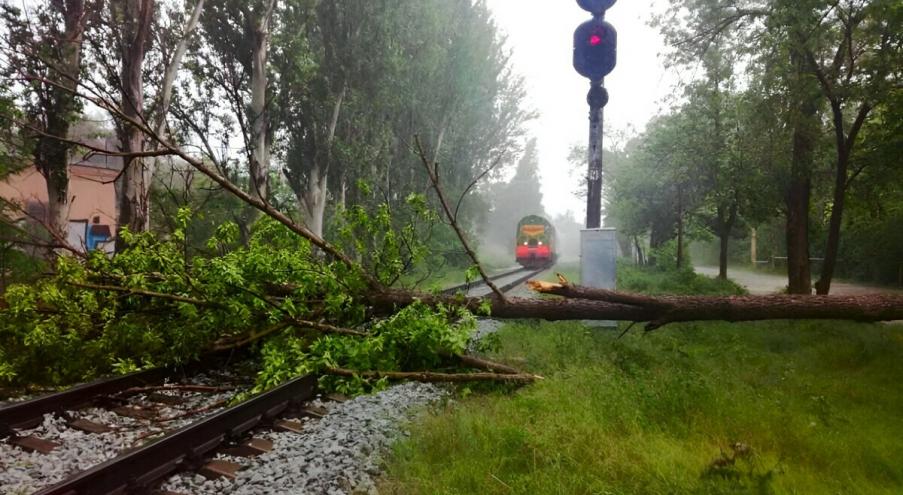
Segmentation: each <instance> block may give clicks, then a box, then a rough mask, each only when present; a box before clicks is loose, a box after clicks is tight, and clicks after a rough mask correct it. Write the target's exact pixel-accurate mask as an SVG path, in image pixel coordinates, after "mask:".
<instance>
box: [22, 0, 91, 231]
mask: <svg viewBox="0 0 903 495" xmlns="http://www.w3.org/2000/svg"><path fill="white" fill-rule="evenodd" d="M59 9H60V10H61V13H62V15H63V21H64V23H65V31H64V32H63V33H62V39H60V40H54V41H57V42H58V43H59V45H58V47H59V53H60V59H59V60H58V61H57V62H56V64H55V65H56V67H54V68H52V69H51V71H50V72H49V77H50V78H51V79H52V80H54V81H55V82H57V84H58V85H50V86H49V87H48V88H47V92H48V94H49V95H50V97H49V98H48V101H49V104H48V106H47V107H46V108H45V109H44V111H45V112H46V127H45V128H44V131H45V132H46V135H44V136H40V137H39V138H38V140H37V144H36V146H35V151H34V157H35V167H36V168H37V169H38V171H39V172H40V173H41V175H42V176H44V179H45V181H46V183H47V218H46V221H47V227H48V228H49V229H50V230H51V231H52V234H53V235H54V236H56V237H58V238H60V239H63V240H65V239H66V238H67V234H68V231H69V149H70V147H71V145H70V144H68V143H64V142H62V141H59V140H58V139H56V137H57V136H58V137H62V138H66V137H68V136H69V126H70V120H71V119H72V118H73V116H74V113H75V112H76V111H77V108H78V102H77V101H76V99H75V96H74V94H73V93H74V91H75V88H76V86H77V85H78V81H79V79H80V78H81V51H82V37H83V35H84V31H85V23H86V19H87V14H86V12H85V2H84V1H83V0H71V1H68V2H65V3H62V2H60V4H59ZM74 247H78V246H74Z"/></svg>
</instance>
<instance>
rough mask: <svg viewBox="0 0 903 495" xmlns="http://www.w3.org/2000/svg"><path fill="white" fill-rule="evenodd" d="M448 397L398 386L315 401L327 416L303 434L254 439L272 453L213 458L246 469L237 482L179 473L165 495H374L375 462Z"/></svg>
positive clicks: (421, 387)
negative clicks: (419, 416)
mask: <svg viewBox="0 0 903 495" xmlns="http://www.w3.org/2000/svg"><path fill="white" fill-rule="evenodd" d="M446 395H447V392H446V391H445V390H444V389H441V388H439V387H436V386H435V385H431V384H422V383H403V384H399V385H395V386H392V387H390V388H388V389H386V390H383V391H382V392H378V393H376V394H373V395H366V396H360V397H356V398H354V399H352V400H349V401H346V402H327V403H322V404H320V403H315V404H316V405H320V406H323V407H325V408H326V409H327V410H328V411H329V412H328V414H327V415H325V416H324V417H323V418H320V419H309V418H305V424H304V429H303V431H302V432H301V433H288V432H279V431H265V432H259V433H257V434H255V436H256V437H261V438H266V439H268V440H271V441H272V442H273V450H272V451H270V452H267V453H265V454H262V455H260V456H257V457H254V458H248V459H245V458H230V457H227V456H219V457H218V458H221V459H227V460H231V461H233V462H237V463H239V464H241V465H242V466H243V467H242V469H241V470H240V471H239V472H238V475H237V477H236V479H235V480H229V479H226V478H219V479H216V480H207V479H205V478H204V477H203V476H200V475H198V474H196V473H193V472H184V473H180V474H177V475H176V476H173V477H172V478H170V479H169V480H168V481H167V482H166V483H164V485H163V487H162V489H163V490H171V491H174V492H179V493H186V494H189V493H190V494H199V495H204V494H210V495H222V494H249V495H250V494H255V495H256V494H330V495H333V494H335V495H338V494H351V493H355V494H357V493H376V487H375V482H374V479H375V478H376V477H377V476H378V475H379V456H380V454H381V453H382V452H384V451H385V450H386V449H387V448H388V447H389V446H390V445H391V444H392V442H393V441H394V440H395V439H397V438H398V436H399V435H404V434H406V432H405V430H404V428H405V424H406V422H407V420H409V419H410V418H412V416H413V415H414V414H416V413H417V412H418V411H421V410H422V409H423V407H424V406H428V405H430V404H433V403H435V402H437V401H439V400H440V399H442V398H443V397H445V396H446Z"/></svg>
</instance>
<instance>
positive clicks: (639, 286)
mask: <svg viewBox="0 0 903 495" xmlns="http://www.w3.org/2000/svg"><path fill="white" fill-rule="evenodd" d="M617 273H618V289H620V290H624V291H629V292H642V293H645V294H701V295H717V294H735V295H739V294H746V290H745V289H744V288H743V287H741V286H739V285H737V284H736V283H734V282H733V281H732V280H730V279H728V280H721V279H718V278H711V277H706V276H704V275H699V274H698V273H696V272H694V271H693V268H692V267H684V268H681V269H673V268H671V269H662V268H657V267H640V266H635V265H631V264H628V263H620V262H619V263H618V271H617Z"/></svg>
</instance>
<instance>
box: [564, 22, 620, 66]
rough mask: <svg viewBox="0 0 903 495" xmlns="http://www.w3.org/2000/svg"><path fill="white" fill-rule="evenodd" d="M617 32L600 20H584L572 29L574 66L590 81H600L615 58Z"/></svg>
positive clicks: (613, 63)
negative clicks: (575, 28)
mask: <svg viewBox="0 0 903 495" xmlns="http://www.w3.org/2000/svg"><path fill="white" fill-rule="evenodd" d="M617 45H618V33H617V31H615V28H614V26H612V25H611V24H609V23H607V22H605V21H603V20H601V19H592V20H589V21H586V22H584V23H583V24H581V25H580V26H578V27H577V30H576V31H574V68H575V69H576V70H577V72H578V73H579V74H580V75H582V76H583V77H586V78H588V79H589V80H590V81H601V80H602V78H603V77H605V76H606V75H607V74H608V73H609V72H611V70H612V69H613V68H614V66H615V63H616V60H617Z"/></svg>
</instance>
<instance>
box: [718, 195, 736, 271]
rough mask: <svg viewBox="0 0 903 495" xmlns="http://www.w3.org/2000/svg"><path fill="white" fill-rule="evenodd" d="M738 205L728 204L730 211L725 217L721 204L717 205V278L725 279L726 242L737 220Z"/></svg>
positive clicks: (728, 240) (734, 203)
mask: <svg viewBox="0 0 903 495" xmlns="http://www.w3.org/2000/svg"><path fill="white" fill-rule="evenodd" d="M738 209H739V205H738V204H737V202H736V201H735V202H733V203H732V204H731V206H730V212H729V213H727V217H726V218H725V211H724V207H723V206H719V207H718V239H719V241H720V243H719V244H720V246H719V252H718V278H720V279H721V280H727V254H728V243H729V242H730V237H731V232H732V231H733V230H734V223H736V221H737V210H738Z"/></svg>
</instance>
